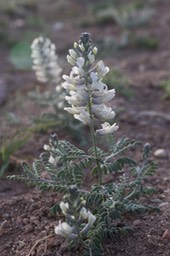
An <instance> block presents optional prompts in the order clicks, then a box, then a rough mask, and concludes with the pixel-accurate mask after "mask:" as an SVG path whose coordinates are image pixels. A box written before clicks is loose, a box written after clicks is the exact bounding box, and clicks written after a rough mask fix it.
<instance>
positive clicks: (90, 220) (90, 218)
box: [80, 211, 96, 235]
mask: <svg viewBox="0 0 170 256" xmlns="http://www.w3.org/2000/svg"><path fill="white" fill-rule="evenodd" d="M87 214H88V222H87V224H86V226H85V227H84V228H83V229H82V230H81V231H80V233H81V234H82V235H85V234H87V232H89V230H90V229H91V227H92V226H93V224H94V222H95V221H96V217H95V216H94V215H93V214H92V213H91V212H90V211H88V212H87Z"/></svg>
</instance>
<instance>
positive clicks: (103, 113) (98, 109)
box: [92, 104, 115, 120]
mask: <svg viewBox="0 0 170 256" xmlns="http://www.w3.org/2000/svg"><path fill="white" fill-rule="evenodd" d="M92 112H93V114H94V116H95V117H96V118H98V119H100V120H108V119H112V118H114V117H115V112H114V111H113V110H112V108H110V107H107V106H106V105H105V104H100V105H94V104H93V105H92Z"/></svg>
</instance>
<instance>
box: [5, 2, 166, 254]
mask: <svg viewBox="0 0 170 256" xmlns="http://www.w3.org/2000/svg"><path fill="white" fill-rule="evenodd" d="M51 2H52V1H51ZM64 2H65V1H64ZM84 2H85V1H78V0H71V1H68V2H67V1H66V6H64V8H62V9H59V10H60V11H58V13H57V12H56V13H55V11H54V10H53V9H50V5H49V6H48V5H45V4H44V5H42V7H41V8H39V7H38V8H36V9H35V10H34V9H33V10H32V9H31V10H29V12H32V11H33V12H34V15H39V16H40V15H41V13H44V15H46V16H44V18H45V20H46V21H47V22H49V23H50V22H51V24H53V23H54V21H55V24H56V25H55V29H56V31H55V33H54V31H53V30H52V28H51V30H48V33H47V35H48V36H49V37H51V40H53V42H55V44H56V46H57V49H58V53H59V57H61V60H62V61H61V65H62V67H63V69H64V72H68V71H69V69H70V67H69V65H68V64H67V63H66V61H65V59H64V58H63V56H64V55H65V54H66V53H67V50H68V49H69V48H70V47H71V46H72V44H73V42H74V41H77V40H78V38H79V35H80V34H81V33H82V32H84V31H88V32H90V33H91V35H92V38H93V41H94V43H95V42H96V43H97V44H98V42H100V41H101V40H102V39H103V38H105V37H107V36H113V35H114V36H116V37H120V35H121V33H122V31H121V29H120V28H119V27H118V25H116V24H112V23H111V22H109V23H107V24H104V25H101V24H94V25H91V26H88V27H80V26H79V22H78V21H79V19H80V18H81V17H82V16H83V15H86V13H85V14H84V10H86V8H87V2H86V4H85V3H84ZM89 2H90V1H89ZM47 7H48V8H47ZM154 9H155V13H154V18H153V19H152V20H151V22H150V24H149V25H146V26H144V27H141V28H139V27H138V28H135V29H134V32H135V33H137V34H139V35H140V34H142V33H146V32H147V33H149V35H151V36H153V37H155V38H157V40H158V42H159V44H158V47H157V48H156V49H155V50H148V49H143V48H135V47H127V48H126V49H123V50H120V51H116V52H113V51H112V49H111V48H110V49H108V52H107V53H105V55H104V57H102V59H103V60H104V62H105V64H106V65H107V66H109V68H110V69H111V68H116V69H117V70H120V72H122V74H124V75H125V76H126V77H127V78H128V80H129V89H130V90H131V91H132V92H133V95H132V96H131V97H130V98H127V97H126V96H122V94H121V93H120V92H119V93H117V95H116V98H115V99H114V101H113V104H115V109H117V110H118V111H117V112H118V113H117V116H116V122H117V123H118V125H119V127H120V128H119V130H118V132H117V137H119V136H122V135H124V134H125V135H127V136H128V137H130V138H132V139H137V140H141V141H142V142H144V143H145V142H149V143H150V144H151V146H152V154H151V158H152V160H155V161H156V162H157V164H158V169H157V171H156V173H155V175H154V176H153V177H152V178H151V184H152V186H153V187H154V188H155V189H156V190H157V193H156V194H155V195H154V196H153V198H152V201H153V202H154V203H155V204H156V205H157V206H158V207H159V208H160V212H159V213H156V212H155V213H145V214H142V215H137V214H136V215H133V216H129V217H128V218H127V219H126V224H127V225H131V226H133V227H134V231H135V232H134V233H133V234H132V235H128V236H125V237H122V239H121V240H120V241H114V242H113V241H112V242H110V241H108V244H105V245H104V247H105V252H104V253H103V255H104V256H106V255H109V256H114V255H115V256H139V255H140V256H170V235H169V237H165V238H164V236H163V234H164V232H165V231H166V230H167V231H169V232H170V99H169V98H164V97H163V94H164V91H163V89H162V88H161V86H160V84H161V81H163V80H164V79H167V78H168V77H170V36H169V27H170V12H169V10H170V1H168V0H167V1H166V0H162V1H156V3H155V4H154ZM61 10H62V11H61ZM69 10H71V11H69ZM28 14H29V13H28ZM28 14H27V15H28ZM4 15H5V14H4ZM17 15H19V14H17ZM17 15H16V16H8V19H9V22H11V23H12V22H14V20H17V19H18V16H17ZM50 15H51V16H50ZM57 15H58V16H57ZM54 17H56V18H54ZM19 18H20V16H19ZM22 19H23V17H22ZM52 22H53V23H52ZM59 22H60V23H59ZM57 24H58V25H57ZM24 26H26V25H24ZM57 26H58V27H57ZM51 27H52V25H51ZM25 28H27V27H23V28H22V29H21V30H22V31H21V33H20V32H18V30H20V28H18V27H17V28H15V29H16V31H17V32H18V37H22V32H23V30H24V29H25ZM53 28H54V26H53ZM29 29H32V30H34V33H35V34H36V33H37V35H39V33H41V32H43V31H42V30H43V27H41V30H40V28H38V29H35V28H29ZM99 47H100V45H99V46H98V48H99ZM99 51H100V48H99ZM0 56H1V60H0V68H1V71H0V75H1V78H2V79H3V80H2V82H1V83H0V100H1V110H0V122H1V128H3V129H4V127H3V126H4V125H3V120H4V118H5V114H4V113H6V112H14V113H16V114H17V115H19V116H20V118H22V119H23V120H24V122H25V123H27V119H28V117H29V116H31V115H32V114H33V113H34V115H35V114H37V115H38V114H39V107H38V106H37V105H36V104H32V101H31V100H30V99H29V97H27V92H28V91H30V90H32V89H33V88H35V85H36V81H35V77H34V74H33V72H32V71H20V70H17V69H15V68H14V67H13V66H12V64H11V63H10V62H9V48H8V47H7V46H6V45H5V44H2V45H0ZM62 58H63V59H62ZM113 86H114V85H113ZM20 104H22V105H20ZM26 114H27V117H26ZM1 128H0V129H1ZM10 129H12V127H10V128H9V127H6V130H7V131H9V132H10ZM61 129H62V127H61ZM49 133H50V131H49V132H47V133H35V134H34V135H32V138H31V140H30V141H29V142H28V143H26V144H25V145H24V146H23V147H22V149H20V150H19V151H17V152H16V154H15V156H14V157H13V158H12V159H11V165H10V170H9V171H8V173H6V174H9V173H10V174H11V173H15V169H16V166H17V167H18V169H19V171H22V170H21V167H20V162H22V160H23V159H24V160H27V159H28V160H29V161H31V160H32V159H34V158H37V157H38V156H39V153H40V152H41V150H42V148H43V145H44V143H47V142H48V135H49ZM60 133H61V136H62V137H64V136H65V137H69V136H68V134H67V132H59V134H60ZM157 149H163V150H164V155H158V156H157V155H156V154H155V151H156V150H157ZM138 157H139V155H138V152H136V153H134V158H138ZM59 199H60V197H59V196H58V195H57V194H56V193H52V192H42V191H39V190H38V189H36V188H28V187H27V186H26V185H24V184H21V183H19V182H16V181H9V180H6V179H5V177H2V179H1V180H0V225H1V226H0V255H1V256H7V255H9V256H12V255H16V256H31V255H32V256H33V255H34V256H35V255H36V256H53V255H56V256H61V255H63V256H70V255H77V256H79V255H81V251H74V250H72V251H68V250H67V248H66V246H65V244H64V242H63V239H62V238H60V237H57V236H56V235H55V234H54V226H55V225H56V223H57V218H56V217H54V216H52V214H51V212H50V211H49V208H50V207H52V206H53V205H54V204H55V203H56V202H57V201H58V200H59Z"/></svg>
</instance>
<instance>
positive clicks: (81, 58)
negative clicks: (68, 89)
mask: <svg viewBox="0 0 170 256" xmlns="http://www.w3.org/2000/svg"><path fill="white" fill-rule="evenodd" d="M76 64H77V66H78V67H79V68H82V67H83V65H84V58H83V57H79V58H77V61H76Z"/></svg>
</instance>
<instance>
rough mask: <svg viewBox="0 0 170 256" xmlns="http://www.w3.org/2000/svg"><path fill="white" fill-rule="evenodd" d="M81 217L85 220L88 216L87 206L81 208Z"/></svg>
mask: <svg viewBox="0 0 170 256" xmlns="http://www.w3.org/2000/svg"><path fill="white" fill-rule="evenodd" d="M80 217H81V218H82V219H84V220H85V219H87V218H88V211H87V209H86V208H85V207H82V208H81V211H80Z"/></svg>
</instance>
